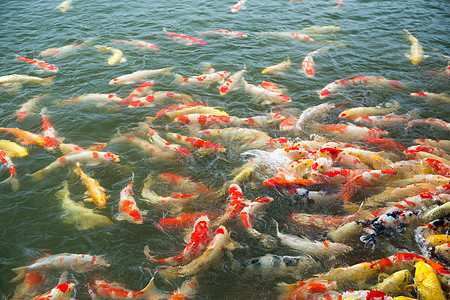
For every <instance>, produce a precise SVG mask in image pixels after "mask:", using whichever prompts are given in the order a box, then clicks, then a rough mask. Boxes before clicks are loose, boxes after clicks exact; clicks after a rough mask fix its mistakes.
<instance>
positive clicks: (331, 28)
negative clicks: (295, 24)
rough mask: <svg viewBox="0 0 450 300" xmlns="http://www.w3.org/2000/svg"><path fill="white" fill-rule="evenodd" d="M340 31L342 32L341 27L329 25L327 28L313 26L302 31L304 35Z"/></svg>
mask: <svg viewBox="0 0 450 300" xmlns="http://www.w3.org/2000/svg"><path fill="white" fill-rule="evenodd" d="M339 30H341V27H340V26H333V25H327V26H312V27H308V28H305V29H302V30H300V31H301V32H304V33H332V32H335V31H339Z"/></svg>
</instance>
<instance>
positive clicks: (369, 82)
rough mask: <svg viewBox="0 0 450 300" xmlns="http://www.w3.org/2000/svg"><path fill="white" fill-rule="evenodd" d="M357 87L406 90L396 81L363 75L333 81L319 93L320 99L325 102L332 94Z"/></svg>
mask: <svg viewBox="0 0 450 300" xmlns="http://www.w3.org/2000/svg"><path fill="white" fill-rule="evenodd" d="M350 85H352V86H357V85H364V86H375V87H384V86H388V87H394V88H404V87H405V84H404V83H402V82H400V81H396V80H389V79H387V78H385V77H382V76H368V75H362V76H356V77H353V78H348V79H338V80H336V81H333V82H332V83H329V84H327V85H326V86H325V87H324V88H323V89H322V90H321V91H320V92H319V99H321V100H323V99H325V98H327V97H329V96H330V95H331V94H334V93H336V92H337V91H338V90H340V89H343V88H345V87H347V86H350Z"/></svg>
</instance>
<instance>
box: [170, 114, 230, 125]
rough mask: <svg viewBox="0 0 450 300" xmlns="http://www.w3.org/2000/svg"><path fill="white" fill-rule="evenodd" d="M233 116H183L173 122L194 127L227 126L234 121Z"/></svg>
mask: <svg viewBox="0 0 450 300" xmlns="http://www.w3.org/2000/svg"><path fill="white" fill-rule="evenodd" d="M233 118H236V117H231V116H222V115H212V114H188V115H181V116H178V117H176V118H175V119H173V122H175V123H179V124H185V125H194V126H208V127H210V126H214V125H227V124H230V122H232V121H233Z"/></svg>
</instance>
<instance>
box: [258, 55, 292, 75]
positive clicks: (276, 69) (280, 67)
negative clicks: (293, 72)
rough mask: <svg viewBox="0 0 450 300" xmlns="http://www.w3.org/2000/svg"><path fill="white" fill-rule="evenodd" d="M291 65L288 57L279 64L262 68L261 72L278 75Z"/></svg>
mask: <svg viewBox="0 0 450 300" xmlns="http://www.w3.org/2000/svg"><path fill="white" fill-rule="evenodd" d="M291 66H292V63H291V59H290V58H289V57H288V58H287V59H286V60H284V61H282V62H281V63H279V64H276V65H273V66H270V67H267V68H265V69H264V70H262V72H261V73H263V74H270V75H279V74H283V73H285V72H286V70H287V69H289V68H290V67H291Z"/></svg>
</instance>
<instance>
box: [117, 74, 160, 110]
mask: <svg viewBox="0 0 450 300" xmlns="http://www.w3.org/2000/svg"><path fill="white" fill-rule="evenodd" d="M152 87H153V81H151V80H150V81H146V82H144V83H142V84H141V85H140V86H138V87H137V88H136V89H134V91H133V92H132V93H131V94H130V95H129V96H128V97H126V98H125V99H123V101H122V102H120V103H119V105H127V104H129V103H130V102H131V101H133V100H134V99H136V98H139V97H142V96H146V95H150V94H152V93H153V90H152Z"/></svg>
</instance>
